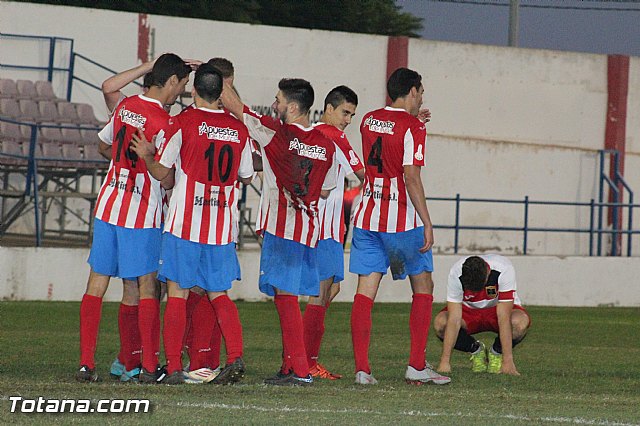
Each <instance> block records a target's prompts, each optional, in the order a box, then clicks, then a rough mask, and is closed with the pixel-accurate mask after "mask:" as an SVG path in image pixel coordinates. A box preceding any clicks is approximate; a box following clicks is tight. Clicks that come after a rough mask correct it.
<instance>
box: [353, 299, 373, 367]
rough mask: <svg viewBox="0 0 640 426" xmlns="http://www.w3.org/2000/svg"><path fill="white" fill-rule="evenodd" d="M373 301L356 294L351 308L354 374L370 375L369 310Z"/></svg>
mask: <svg viewBox="0 0 640 426" xmlns="http://www.w3.org/2000/svg"><path fill="white" fill-rule="evenodd" d="M372 308H373V300H371V299H369V298H368V297H366V296H364V295H362V294H356V295H355V297H354V298H353V306H352V307H351V340H352V342H353V356H354V358H355V362H356V372H358V371H364V372H365V373H367V374H371V367H369V342H370V340H371V309H372Z"/></svg>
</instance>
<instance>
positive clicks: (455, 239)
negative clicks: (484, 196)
mask: <svg viewBox="0 0 640 426" xmlns="http://www.w3.org/2000/svg"><path fill="white" fill-rule="evenodd" d="M455 216H456V221H455V228H454V237H453V252H454V253H456V254H457V253H458V236H459V234H460V227H459V225H460V194H456V214H455Z"/></svg>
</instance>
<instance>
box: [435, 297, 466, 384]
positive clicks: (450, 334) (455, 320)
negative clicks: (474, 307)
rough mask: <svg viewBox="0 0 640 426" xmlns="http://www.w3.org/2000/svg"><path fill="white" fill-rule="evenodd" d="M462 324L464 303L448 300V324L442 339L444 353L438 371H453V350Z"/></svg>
mask: <svg viewBox="0 0 640 426" xmlns="http://www.w3.org/2000/svg"><path fill="white" fill-rule="evenodd" d="M461 326H462V303H455V302H447V325H446V326H445V329H444V339H443V341H442V355H441V356H440V365H439V366H438V371H439V372H441V373H450V372H451V352H452V351H453V347H454V346H455V344H456V339H457V338H458V332H459V331H460V327H461Z"/></svg>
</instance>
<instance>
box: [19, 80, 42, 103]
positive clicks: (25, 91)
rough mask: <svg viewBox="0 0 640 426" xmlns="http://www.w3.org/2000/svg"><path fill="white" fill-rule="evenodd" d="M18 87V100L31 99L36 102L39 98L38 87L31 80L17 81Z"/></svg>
mask: <svg viewBox="0 0 640 426" xmlns="http://www.w3.org/2000/svg"><path fill="white" fill-rule="evenodd" d="M16 87H17V88H18V94H17V96H16V99H31V100H35V99H36V98H37V97H38V93H37V92H36V86H35V85H34V84H33V81H31V80H17V81H16Z"/></svg>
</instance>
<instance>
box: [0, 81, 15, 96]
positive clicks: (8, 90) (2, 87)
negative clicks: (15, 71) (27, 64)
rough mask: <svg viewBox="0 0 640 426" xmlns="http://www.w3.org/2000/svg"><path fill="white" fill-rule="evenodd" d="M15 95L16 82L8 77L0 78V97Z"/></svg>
mask: <svg viewBox="0 0 640 426" xmlns="http://www.w3.org/2000/svg"><path fill="white" fill-rule="evenodd" d="M17 96H18V88H17V87H16V82H15V81H13V80H11V79H9V78H0V99H15V98H16V97H17Z"/></svg>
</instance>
